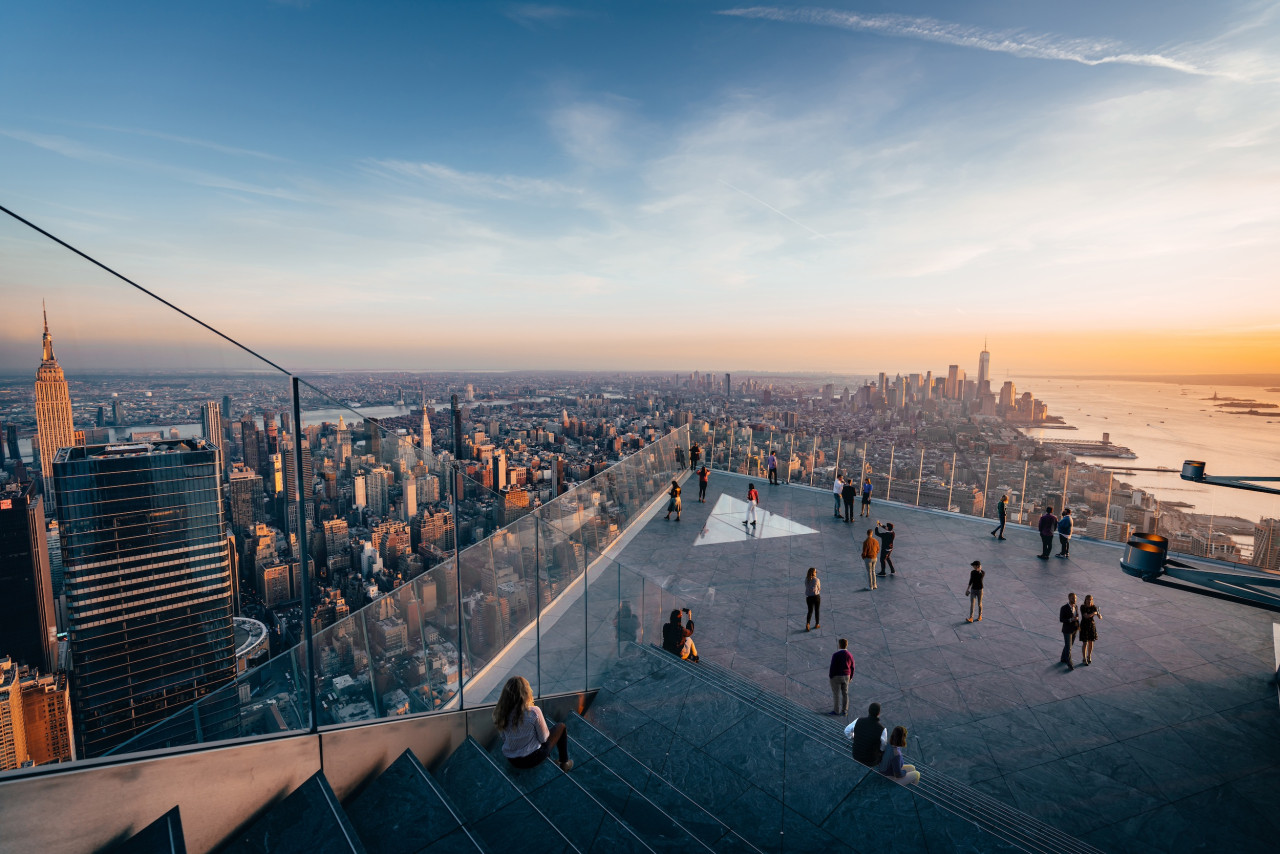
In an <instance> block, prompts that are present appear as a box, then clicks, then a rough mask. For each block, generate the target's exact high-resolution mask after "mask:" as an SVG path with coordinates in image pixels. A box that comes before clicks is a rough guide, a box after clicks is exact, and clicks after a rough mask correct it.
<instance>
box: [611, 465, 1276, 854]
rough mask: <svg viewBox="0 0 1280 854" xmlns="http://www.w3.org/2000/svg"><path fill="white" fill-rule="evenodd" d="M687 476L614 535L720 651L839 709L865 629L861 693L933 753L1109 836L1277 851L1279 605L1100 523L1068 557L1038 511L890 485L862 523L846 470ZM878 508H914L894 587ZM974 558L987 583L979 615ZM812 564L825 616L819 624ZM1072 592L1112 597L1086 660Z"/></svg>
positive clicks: (1120, 841) (706, 647)
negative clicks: (632, 525)
mask: <svg viewBox="0 0 1280 854" xmlns="http://www.w3.org/2000/svg"><path fill="white" fill-rule="evenodd" d="M748 482H753V483H755V485H756V487H757V489H758V490H759V492H760V497H761V501H760V508H761V514H760V520H759V523H758V525H757V526H756V528H755V532H754V534H753V532H752V531H751V530H749V529H747V528H746V527H744V526H743V525H742V520H743V512H742V509H743V507H744V505H743V499H744V498H745V495H746V490H747V484H748ZM690 485H693V482H692V481H690ZM684 496H685V497H684V502H683V517H682V521H680V522H676V521H675V519H674V517H673V518H672V519H671V521H666V520H665V519H664V518H663V513H662V512H661V511H659V512H657V513H656V514H654V515H653V516H652V517H651V519H650V520H649V521H647V522H646V523H644V524H643V527H640V528H639V530H638V531H636V533H635V534H634V535H633V536H632V537H631V538H630V539H629V541H628V542H626V544H625V546H624V547H623V548H621V549H620V550H617V551H611V554H612V556H614V557H615V558H617V560H618V561H619V562H620V563H622V564H623V565H624V566H625V567H627V568H628V569H631V570H634V571H638V572H642V573H644V574H645V575H647V576H649V577H651V578H653V579H655V580H658V581H660V582H661V583H662V585H663V587H664V588H665V589H666V590H667V591H668V592H670V593H672V594H674V596H675V597H676V598H675V601H676V602H677V603H680V604H684V605H687V606H688V607H690V608H691V609H692V611H693V616H694V618H695V621H696V626H697V628H696V632H695V635H694V638H695V641H696V643H697V646H698V651H699V653H700V656H701V658H702V659H703V660H704V661H710V662H714V663H717V664H720V665H723V666H725V667H728V668H730V669H731V670H732V671H733V672H734V673H736V674H738V675H739V676H741V678H742V679H744V680H750V681H751V682H754V683H756V684H758V685H759V686H761V687H763V688H765V689H767V690H769V691H772V692H775V693H777V694H780V695H782V696H784V697H786V698H788V699H791V700H793V701H796V702H799V703H801V704H803V705H806V706H808V707H809V708H811V709H812V710H813V712H814V715H815V716H822V715H825V713H827V712H828V711H830V709H831V702H832V701H831V692H830V687H829V683H828V678H827V667H828V663H829V660H830V656H831V654H832V653H833V652H834V651H835V650H836V648H837V640H838V639H839V638H842V637H843V638H847V639H848V640H849V648H850V650H851V651H852V653H853V655H854V657H855V660H856V673H855V676H854V678H853V680H852V683H851V685H850V695H851V700H850V711H851V712H852V713H854V714H855V715H856V714H861V713H863V711H864V710H865V709H866V707H867V705H868V704H869V703H871V702H878V703H880V704H881V706H882V709H883V712H882V719H883V721H884V722H885V724H886V725H888V726H890V727H892V726H895V725H898V724H902V725H905V726H906V727H907V728H908V731H909V733H910V740H909V749H908V752H909V753H910V754H911V755H912V757H914V758H915V759H918V760H920V761H922V762H926V763H928V765H929V766H930V767H931V768H933V769H936V770H937V771H939V772H941V773H943V774H946V775H948V776H949V777H951V778H954V779H956V780H958V781H960V782H962V783H965V784H967V785H968V786H971V787H973V788H975V789H977V790H979V791H981V792H983V793H986V794H988V795H990V796H993V797H994V798H996V799H998V800H1000V801H1003V802H1004V803H1006V804H1009V805H1010V806H1013V807H1015V808H1016V809H1018V810H1021V811H1022V812H1024V813H1028V814H1030V815H1031V816H1034V817H1036V818H1039V819H1041V820H1043V821H1045V822H1047V823H1049V824H1051V825H1054V826H1056V827H1058V828H1060V829H1061V830H1063V831H1065V832H1067V833H1069V834H1071V835H1073V836H1077V837H1079V838H1081V839H1083V840H1084V841H1086V842H1089V843H1091V844H1093V845H1096V846H1097V847H1099V848H1102V849H1104V850H1108V851H1128V850H1133V851H1146V850H1184V849H1187V848H1188V847H1194V843H1195V841H1196V840H1200V841H1202V842H1204V843H1205V844H1207V845H1209V846H1210V847H1211V848H1215V847H1216V848H1219V849H1223V848H1226V847H1228V846H1235V847H1239V848H1242V849H1243V850H1261V849H1263V848H1265V847H1267V846H1268V845H1270V844H1272V843H1271V841H1272V840H1274V838H1275V834H1276V833H1277V831H1280V818H1278V817H1277V813H1276V811H1275V810H1274V809H1273V806H1274V799H1275V792H1276V791H1280V710H1278V709H1277V693H1276V686H1275V684H1274V678H1275V674H1276V671H1277V648H1276V647H1277V645H1278V644H1280V642H1277V641H1276V640H1275V635H1274V634H1273V620H1274V615H1273V614H1272V613H1270V612H1269V611H1266V610H1262V609H1259V608H1255V607H1251V606H1248V605H1244V604H1239V603H1235V602H1230V601H1224V600H1221V599H1215V598H1211V597H1208V596H1204V595H1198V594H1196V593H1193V592H1189V591H1186V590H1182V589H1176V588H1172V587H1166V586H1161V585H1158V584H1152V583H1146V582H1143V581H1141V580H1138V579H1136V578H1131V577H1129V576H1126V575H1125V574H1124V573H1123V572H1122V571H1121V569H1120V565H1119V563H1120V558H1121V556H1122V554H1123V552H1122V549H1121V547H1120V546H1118V545H1116V544H1112V543H1104V542H1098V541H1092V540H1089V539H1087V538H1084V537H1080V536H1076V537H1075V538H1074V541H1073V544H1072V546H1071V554H1070V558H1068V559H1057V558H1051V559H1050V560H1049V561H1047V562H1046V561H1042V560H1038V559H1037V557H1036V556H1037V554H1038V553H1039V551H1040V540H1039V537H1038V535H1037V533H1036V531H1035V530H1034V529H1031V528H1029V527H1026V526H1015V525H1010V526H1009V527H1008V531H1007V534H1006V536H1007V540H1006V541H1003V542H1001V541H998V540H997V539H995V538H994V537H993V536H991V535H990V531H991V528H992V525H993V522H992V521H990V520H981V519H975V518H972V517H965V516H960V515H956V514H948V513H943V512H938V511H930V510H925V509H919V508H915V507H908V506H904V505H900V504H894V503H887V502H882V501H878V500H875V501H873V503H872V506H871V517H870V518H856V517H855V519H854V522H853V523H852V524H848V523H845V522H844V521H842V520H840V519H837V518H835V516H834V512H833V510H834V508H833V500H832V497H831V494H830V493H829V492H828V491H826V490H824V489H809V488H805V487H800V486H788V485H780V486H770V485H769V484H768V483H767V482H766V481H765V480H763V479H759V478H756V479H748V478H745V477H743V476H740V475H733V474H726V473H722V472H718V471H717V472H713V474H712V476H711V479H710V486H709V489H708V491H707V499H706V503H699V502H698V501H697V498H696V494H695V490H693V489H691V488H686V489H685V493H684ZM877 520H879V521H883V522H892V523H893V524H894V525H895V529H896V533H897V538H896V542H895V548H894V550H893V562H894V563H895V565H896V567H897V572H896V574H894V575H891V576H889V577H887V578H879V579H877V581H878V589H876V590H874V591H872V590H869V589H867V577H866V572H865V570H864V568H863V565H862V562H861V560H860V542H861V540H862V539H864V538H865V536H866V532H867V530H868V528H871V527H872V526H873V524H874V523H875V522H876V521H877ZM1055 551H1056V546H1055ZM973 560H980V561H981V562H982V565H983V568H984V569H985V571H986V585H985V602H984V615H983V616H984V619H983V620H982V622H980V623H978V622H975V623H972V624H970V623H967V622H966V621H965V618H966V616H967V614H968V599H967V597H966V596H964V590H965V587H966V584H967V582H968V577H969V570H970V562H971V561H973ZM811 566H812V567H817V569H818V573H819V577H820V579H821V581H822V591H821V594H822V615H821V617H822V624H821V628H816V629H813V630H810V631H806V628H805V616H806V606H805V596H804V576H805V573H806V571H807V570H808V568H809V567H811ZM1069 592H1075V593H1077V594H1078V596H1079V598H1080V600H1081V601H1083V599H1084V596H1085V595H1086V594H1092V595H1093V597H1094V599H1095V601H1096V604H1097V605H1098V607H1099V609H1100V611H1101V615H1102V619H1101V621H1100V622H1099V623H1098V628H1099V639H1098V641H1097V646H1096V650H1095V653H1094V659H1093V663H1092V665H1091V666H1088V667H1083V666H1079V665H1080V647H1079V645H1078V644H1077V646H1076V647H1075V653H1074V658H1075V662H1076V665H1077V666H1076V668H1075V670H1074V671H1068V670H1067V668H1066V667H1065V666H1063V665H1061V664H1059V663H1058V659H1059V655H1060V653H1061V650H1062V635H1061V633H1060V627H1059V623H1058V609H1059V608H1060V607H1061V605H1062V604H1064V603H1065V601H1066V597H1067V594H1068V593H1069Z"/></svg>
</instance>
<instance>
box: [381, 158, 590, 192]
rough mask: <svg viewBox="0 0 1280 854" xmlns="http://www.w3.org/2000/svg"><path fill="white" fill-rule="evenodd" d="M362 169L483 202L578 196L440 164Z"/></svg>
mask: <svg viewBox="0 0 1280 854" xmlns="http://www.w3.org/2000/svg"><path fill="white" fill-rule="evenodd" d="M365 166H366V168H371V169H373V170H374V171H379V172H383V173H389V174H392V175H395V176H398V177H404V178H413V179H417V180H420V181H424V182H427V183H431V184H436V185H439V186H442V187H447V188H450V189H452V190H455V191H457V192H460V193H463V194H465V195H470V196H478V197H480V198H487V199H505V200H509V201H510V200H516V199H523V198H540V199H544V200H545V199H546V198H548V197H551V196H565V195H579V194H580V191H579V190H578V189H576V188H574V187H570V186H568V185H566V184H562V183H560V182H558V181H551V180H546V179H541V178H526V177H523V176H521V175H495V174H491V173H487V172H463V171H461V170H458V169H453V168H451V167H449V166H445V165H444V164H442V163H415V162H411V161H407V160H368V161H365Z"/></svg>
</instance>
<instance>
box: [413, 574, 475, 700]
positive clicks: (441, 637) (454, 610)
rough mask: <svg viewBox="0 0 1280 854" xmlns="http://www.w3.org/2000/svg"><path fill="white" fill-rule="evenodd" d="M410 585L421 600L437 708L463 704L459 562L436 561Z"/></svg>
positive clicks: (423, 632)
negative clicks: (436, 562)
mask: <svg viewBox="0 0 1280 854" xmlns="http://www.w3.org/2000/svg"><path fill="white" fill-rule="evenodd" d="M410 584H412V585H413V586H414V588H415V596H416V597H417V599H418V601H419V602H420V603H422V642H423V646H424V648H425V649H426V651H427V665H428V667H429V668H430V672H429V679H430V684H431V690H432V693H433V695H434V698H435V702H436V708H452V707H454V705H455V704H457V703H460V693H459V692H460V690H461V687H462V680H463V678H464V673H463V667H462V664H463V662H462V660H461V656H460V652H459V649H460V648H459V643H458V638H459V610H460V607H461V605H460V603H461V600H460V597H459V596H458V571H457V562H456V560H454V559H453V558H449V559H448V560H445V561H444V562H443V563H439V564H436V565H435V566H433V567H431V569H429V570H427V571H426V572H424V573H423V574H422V575H420V576H418V577H417V578H415V579H414V580H413V581H411V582H410ZM433 606H434V607H433Z"/></svg>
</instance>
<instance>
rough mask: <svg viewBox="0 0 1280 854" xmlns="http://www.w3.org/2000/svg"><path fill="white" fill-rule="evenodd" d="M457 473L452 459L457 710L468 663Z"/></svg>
mask: <svg viewBox="0 0 1280 854" xmlns="http://www.w3.org/2000/svg"><path fill="white" fill-rule="evenodd" d="M458 472H459V469H458V460H457V458H454V459H453V460H452V461H451V462H450V463H449V491H450V492H451V493H452V494H453V576H454V596H455V598H456V599H457V600H458V708H459V709H465V708H466V707H467V691H466V682H467V677H466V673H467V671H466V667H465V666H464V665H465V664H467V663H468V662H467V660H466V659H468V658H469V656H467V654H466V652H465V649H466V645H467V631H466V626H465V625H464V624H463V621H462V548H461V546H462V527H461V525H460V524H459V520H458V486H459V481H460V480H461V478H460V476H459V474H458ZM539 607H541V606H539Z"/></svg>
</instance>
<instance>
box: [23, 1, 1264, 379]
mask: <svg viewBox="0 0 1280 854" xmlns="http://www.w3.org/2000/svg"><path fill="white" fill-rule="evenodd" d="M1278 37H1280V3H1277V2H1234V0H1222V2H1214V3H1204V2H1202V0H1199V1H1198V2H1185V1H1184V0H1160V2H1154V0H1150V2H1130V3H1123V4H1117V3H1114V2H1094V0H1081V2H1073V3H1061V2H1039V1H1038V0H1020V2H1013V1H1012V0H1011V1H1010V2H974V3H965V4H958V3H939V2H895V3H887V2H872V0H867V2H849V3H843V2H840V3H837V2H828V3H818V4H815V5H801V4H786V3H769V4H765V5H737V4H735V3H732V2H699V0H679V1H678V2H677V0H668V2H663V0H646V2H592V3H582V4H572V3H567V4H563V5H542V4H525V3H505V2H503V3H499V2H485V0H469V2H465V3H430V2H364V3H355V2H334V0H311V2H305V0H294V2H269V0H254V1H253V2H250V0H227V2H219V3H164V2H151V3H138V2H129V0H115V2H113V3H98V2H58V0H50V2H44V3H31V4H16V3H11V4H6V5H5V7H4V9H3V11H0V205H3V206H4V207H6V208H9V209H10V210H13V211H14V212H16V213H18V214H20V215H22V216H23V217H25V218H27V219H29V220H31V221H32V222H34V223H36V224H37V225H39V226H41V227H42V228H44V229H46V230H48V231H50V232H52V233H54V234H56V235H58V236H59V237H60V238H62V239H63V240H65V241H67V242H68V243H70V244H72V245H74V246H76V247H78V248H80V249H81V250H83V251H84V252H86V253H88V254H90V255H92V256H94V257H95V258H97V259H99V260H100V261H102V262H103V263H105V264H107V265H108V266H110V267H112V268H114V269H116V270H118V271H119V272H121V273H123V274H124V275H126V276H128V277H129V278H131V279H133V280H134V281H135V282H137V283H139V284H141V285H143V286H145V287H147V288H148V289H150V290H152V291H153V292H155V293H157V294H159V295H161V296H163V297H164V298H165V299H167V300H169V301H171V302H172V303H174V304H175V305H177V306H179V307H181V308H182V309H184V310H185V311H188V312H190V313H191V314H193V315H195V316H197V317H199V318H200V319H202V320H203V321H205V322H206V323H208V324H210V325H211V326H214V327H216V328H217V329H219V330H221V331H223V332H224V333H226V334H227V335H229V336H231V337H232V338H235V339H237V340H239V341H241V342H243V343H245V344H246V345H247V346H249V347H250V348H252V349H254V350H256V351H257V352H259V353H261V354H263V355H264V356H266V357H268V358H270V359H272V360H274V361H276V362H277V363H279V364H281V365H283V366H284V367H286V368H288V369H290V370H295V371H299V372H301V371H303V370H309V369H379V368H381V369H407V370H425V369H433V368H434V369H457V368H476V369H510V368H568V369H596V368H600V369H663V370H686V371H691V370H695V369H701V370H708V369H710V370H738V371H743V370H746V371H750V370H772V371H802V370H803V371H832V372H849V373H854V372H875V371H880V370H886V371H889V372H891V373H892V372H896V371H903V372H909V371H918V370H919V371H923V370H928V369H933V370H937V369H938V368H939V367H942V368H945V366H946V365H947V364H949V363H954V362H959V363H960V364H961V365H962V366H967V367H968V369H969V370H970V373H974V372H976V367H977V366H976V361H977V353H978V351H979V350H980V349H981V344H982V341H983V340H984V339H986V340H988V341H989V347H990V350H991V352H992V368H993V373H995V374H996V375H1004V374H1005V373H1006V372H1012V373H1014V374H1017V373H1019V372H1021V373H1029V372H1057V373H1073V374H1080V373H1099V374H1116V373H1134V372H1141V373H1153V372H1154V373H1159V372H1165V371H1168V372H1184V373H1185V372H1196V371H1205V372H1253V371H1257V372H1263V371H1267V372H1274V371H1275V370H1276V366H1277V365H1280V275H1278V273H1277V271H1280V38H1278ZM0 220H3V222H0V299H2V302H0V304H2V305H3V306H4V311H3V313H2V315H3V319H2V320H0V373H23V372H27V371H29V370H30V371H33V370H34V369H35V367H36V363H37V359H38V352H39V333H40V327H39V323H40V314H39V312H40V303H41V301H42V300H45V301H47V304H48V307H49V312H50V321H51V325H52V327H53V331H54V335H55V342H56V343H57V345H58V352H59V356H60V358H62V361H63V363H64V366H65V367H67V368H68V370H73V366H72V365H70V364H68V359H69V358H74V359H76V360H78V361H79V362H80V364H83V365H96V366H101V367H110V368H128V367H139V368H149V369H159V368H163V367H164V366H166V365H168V366H174V367H177V366H188V365H208V366H210V367H214V366H226V367H243V366H244V362H245V357H243V356H241V355H236V354H235V352H234V351H233V350H232V348H231V347H230V346H229V345H227V344H225V343H224V342H221V341H220V340H218V339H216V338H214V337H213V336H212V335H211V334H210V333H208V332H207V331H205V330H203V329H200V328H199V327H196V326H195V325H194V324H192V323H191V322H189V321H187V320H186V319H185V318H182V317H181V316H179V315H177V314H175V313H173V312H171V311H169V310H168V309H165V308H162V307H160V306H158V305H156V304H153V303H149V300H148V298H147V297H145V296H143V295H142V294H140V293H138V292H136V291H134V290H133V289H131V288H130V287H129V286H127V285H125V284H124V283H122V282H119V281H118V280H114V279H111V278H110V277H109V276H108V275H107V274H105V273H103V272H102V271H100V270H97V269H96V268H94V267H92V266H90V265H89V264H88V263H87V262H85V261H83V260H82V259H80V258H77V257H75V256H73V255H71V254H70V253H68V252H67V251H66V250H65V249H63V248H61V247H59V246H57V245H56V244H53V243H52V242H50V241H48V240H47V239H45V238H43V237H40V236H39V235H37V234H35V233H34V232H32V231H30V230H29V229H27V228H26V227H24V226H22V225H20V224H19V223H17V222H16V221H14V220H11V219H9V218H8V217H4V216H0Z"/></svg>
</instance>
